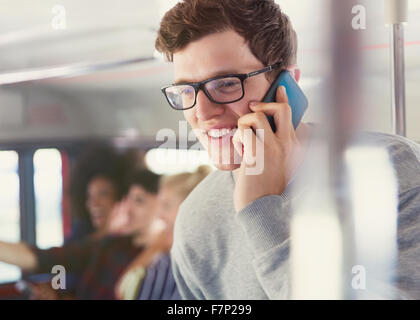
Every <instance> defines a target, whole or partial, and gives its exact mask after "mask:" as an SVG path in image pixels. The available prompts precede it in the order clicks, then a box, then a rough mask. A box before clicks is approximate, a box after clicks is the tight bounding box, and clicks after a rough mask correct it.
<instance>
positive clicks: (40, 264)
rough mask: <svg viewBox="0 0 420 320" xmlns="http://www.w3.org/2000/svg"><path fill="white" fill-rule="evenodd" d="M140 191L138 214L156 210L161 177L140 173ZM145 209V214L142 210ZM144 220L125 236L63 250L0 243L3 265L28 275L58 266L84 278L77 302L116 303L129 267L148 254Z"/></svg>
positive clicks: (133, 218)
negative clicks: (119, 283) (119, 282)
mask: <svg viewBox="0 0 420 320" xmlns="http://www.w3.org/2000/svg"><path fill="white" fill-rule="evenodd" d="M134 177H135V179H136V181H137V187H138V188H137V189H138V190H142V195H141V199H137V200H138V210H137V213H145V214H146V213H147V212H153V211H155V210H156V204H157V191H158V183H159V176H158V175H156V174H154V173H152V172H150V171H148V170H140V171H138V172H136V173H135V174H134ZM140 209H142V210H140ZM143 218H144V216H140V217H139V216H131V217H130V226H131V228H130V229H128V230H127V232H126V233H125V234H124V235H108V236H104V237H101V238H97V237H85V238H84V239H83V240H80V241H74V242H72V243H70V244H67V245H65V246H63V247H59V248H51V249H46V250H43V249H39V248H36V247H32V246H29V245H27V244H25V243H6V242H1V241H0V261H2V262H6V263H10V264H14V265H16V266H18V267H20V268H22V270H24V271H30V272H39V273H50V272H52V268H53V267H54V266H57V265H59V266H63V267H64V268H65V271H66V272H72V273H75V274H77V275H79V276H80V277H81V281H80V283H79V285H78V287H77V290H76V294H75V298H76V299H114V286H115V284H116V282H117V280H118V278H119V277H120V276H121V274H122V272H123V271H124V270H125V269H126V267H127V265H128V264H129V263H130V262H131V261H132V260H133V259H134V258H135V257H136V256H138V254H139V253H140V252H142V251H143V250H144V241H143V239H144V235H145V234H146V232H145V230H142V228H147V227H148V225H147V224H144V223H143Z"/></svg>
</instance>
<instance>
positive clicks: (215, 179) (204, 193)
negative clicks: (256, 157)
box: [181, 170, 233, 211]
mask: <svg viewBox="0 0 420 320" xmlns="http://www.w3.org/2000/svg"><path fill="white" fill-rule="evenodd" d="M229 191H230V192H231V193H230V194H227V193H226V192H229ZM232 194H233V178H232V173H231V172H230V171H221V170H215V171H213V172H212V173H211V174H209V175H208V176H207V177H206V178H205V179H204V180H203V181H201V183H200V184H198V186H197V187H195V188H194V190H193V191H192V192H191V193H190V194H189V195H188V197H187V198H186V199H185V200H184V202H183V203H182V205H181V210H185V209H187V208H188V210H194V209H195V208H200V209H206V208H207V207H211V206H213V205H217V203H218V202H219V201H220V200H223V199H225V198H228V197H229V196H230V197H231V196H232ZM194 211H195V210H194ZM200 211H201V210H200Z"/></svg>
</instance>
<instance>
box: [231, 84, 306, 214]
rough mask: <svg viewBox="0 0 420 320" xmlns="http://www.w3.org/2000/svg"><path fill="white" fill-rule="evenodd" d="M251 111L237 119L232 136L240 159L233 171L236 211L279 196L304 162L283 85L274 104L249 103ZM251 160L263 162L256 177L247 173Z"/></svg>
mask: <svg viewBox="0 0 420 320" xmlns="http://www.w3.org/2000/svg"><path fill="white" fill-rule="evenodd" d="M250 110H251V111H252V113H248V114H246V115H244V116H242V117H241V118H239V120H238V130H237V131H236V133H235V135H234V137H233V144H234V146H235V150H236V151H237V152H238V153H239V154H242V158H243V161H242V163H241V166H240V168H239V169H238V170H237V172H236V174H237V179H236V186H235V193H234V205H235V210H236V212H239V211H240V210H241V209H243V208H244V207H246V206H247V205H248V204H250V203H251V202H253V201H255V200H257V199H259V198H262V197H264V196H268V195H280V194H282V193H283V191H284V189H285V188H286V186H287V184H288V182H289V181H290V179H291V178H292V176H293V174H294V172H295V170H296V168H297V167H298V165H299V163H300V162H301V160H302V159H303V156H302V148H301V145H300V142H299V141H298V139H297V136H296V133H295V129H294V127H293V123H292V110H291V107H290V106H289V103H288V97H287V93H286V89H285V88H284V87H283V86H280V87H278V88H277V91H276V102H272V103H264V102H251V103H250ZM266 115H269V116H271V117H273V119H274V123H275V125H276V128H277V129H276V132H273V131H272V129H271V127H270V124H269V122H268V120H267V116H266ZM253 129H254V130H253ZM261 129H262V130H263V132H264V134H263V136H262V135H261V132H262V131H261ZM261 152H262V153H261ZM250 159H255V162H258V161H262V164H263V166H262V170H261V172H260V173H259V174H249V173H248V174H247V172H249V170H247V168H248V169H249V166H250ZM260 165H261V163H260ZM251 166H252V164H251Z"/></svg>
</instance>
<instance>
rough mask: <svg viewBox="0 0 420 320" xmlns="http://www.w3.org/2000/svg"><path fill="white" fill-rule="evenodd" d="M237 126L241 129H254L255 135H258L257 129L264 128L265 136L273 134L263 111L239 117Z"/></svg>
mask: <svg viewBox="0 0 420 320" xmlns="http://www.w3.org/2000/svg"><path fill="white" fill-rule="evenodd" d="M238 128H242V130H245V129H249V130H251V131H252V129H254V131H253V132H254V133H255V134H256V135H257V137H259V133H260V131H258V129H260V130H261V129H262V130H264V133H265V135H266V136H270V135H274V133H273V131H272V130H271V126H270V123H269V122H268V120H267V116H266V114H265V113H264V112H253V113H248V114H246V115H244V116H242V117H240V118H239V120H238Z"/></svg>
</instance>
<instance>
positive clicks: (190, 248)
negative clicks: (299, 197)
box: [171, 133, 420, 300]
mask: <svg viewBox="0 0 420 320" xmlns="http://www.w3.org/2000/svg"><path fill="white" fill-rule="evenodd" d="M365 137H366V138H367V139H368V140H371V141H374V142H375V143H379V144H382V145H383V146H385V147H386V148H387V150H388V152H389V154H390V156H391V159H392V162H393V163H394V168H395V171H396V173H397V178H398V184H399V185H398V188H399V217H398V247H399V252H398V255H399V256H398V279H397V284H398V287H399V289H400V290H401V292H403V297H405V298H407V297H408V298H415V299H420V160H419V159H420V146H419V145H418V144H416V143H413V142H411V141H410V140H408V139H404V138H401V137H396V136H392V135H387V134H380V133H366V134H365ZM311 146H312V144H311ZM312 151H313V150H312V147H309V150H308V152H307V155H308V156H307V159H310V155H311V152H312ZM305 161H307V160H305ZM234 185H235V180H234V177H233V174H232V172H229V171H216V172H213V173H212V174H211V175H210V176H208V177H207V178H206V179H205V180H204V181H203V182H202V183H201V184H200V185H199V186H198V187H197V188H196V189H195V190H194V191H193V192H192V193H191V194H190V195H189V197H188V198H187V199H186V200H185V201H184V203H183V204H182V205H181V208H180V211H179V214H178V217H177V220H176V224H175V236H174V245H173V247H172V252H171V253H172V267H173V272H174V276H175V279H176V282H177V285H178V289H179V291H180V293H181V295H182V297H183V298H184V299H239V300H242V299H285V298H289V283H288V280H289V270H288V259H289V242H290V241H289V224H290V216H291V203H292V202H293V200H294V199H295V198H296V196H295V195H294V194H293V192H294V191H293V190H295V189H296V188H292V185H293V183H290V184H289V185H288V186H287V188H286V190H285V191H284V193H283V194H282V195H278V196H276V195H271V196H266V197H263V198H260V199H258V200H256V201H254V202H252V203H251V204H249V205H248V206H247V207H245V208H244V209H242V210H241V211H240V212H239V213H238V214H236V213H235V210H234V205H233V190H234Z"/></svg>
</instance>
